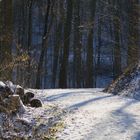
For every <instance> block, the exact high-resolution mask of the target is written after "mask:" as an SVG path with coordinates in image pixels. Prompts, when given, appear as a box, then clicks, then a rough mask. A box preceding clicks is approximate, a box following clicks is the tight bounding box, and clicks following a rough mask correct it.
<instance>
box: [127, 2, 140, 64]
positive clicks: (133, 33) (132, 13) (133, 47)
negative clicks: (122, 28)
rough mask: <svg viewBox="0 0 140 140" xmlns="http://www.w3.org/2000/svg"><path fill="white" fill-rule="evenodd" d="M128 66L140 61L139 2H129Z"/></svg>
mask: <svg viewBox="0 0 140 140" xmlns="http://www.w3.org/2000/svg"><path fill="white" fill-rule="evenodd" d="M127 6H128V7H127V9H128V26H129V27H128V33H129V35H128V65H131V64H133V63H135V62H137V61H138V60H139V51H140V48H139V45H140V44H139V39H140V35H139V33H140V32H139V25H140V20H139V16H140V13H139V11H140V4H139V0H128V1H127Z"/></svg>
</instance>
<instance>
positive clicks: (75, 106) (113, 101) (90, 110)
mask: <svg viewBox="0 0 140 140" xmlns="http://www.w3.org/2000/svg"><path fill="white" fill-rule="evenodd" d="M101 90H102V89H66V90H62V89H59V90H42V91H39V92H38V96H39V97H40V98H41V99H42V101H43V102H44V103H45V104H46V103H47V102H50V103H53V104H56V105H57V106H59V107H60V108H63V109H66V110H67V112H68V113H66V115H65V116H64V122H65V128H64V130H63V131H62V132H60V133H58V134H57V138H58V140H140V101H137V100H134V99H129V98H124V97H119V96H113V95H111V94H106V93H103V92H101ZM46 94H47V97H46Z"/></svg>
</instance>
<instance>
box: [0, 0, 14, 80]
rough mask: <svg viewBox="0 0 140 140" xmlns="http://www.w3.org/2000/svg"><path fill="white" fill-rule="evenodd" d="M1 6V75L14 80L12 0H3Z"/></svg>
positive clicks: (3, 77)
mask: <svg viewBox="0 0 140 140" xmlns="http://www.w3.org/2000/svg"><path fill="white" fill-rule="evenodd" d="M0 6H1V13H0V25H1V28H0V47H1V48H0V49H1V52H0V54H1V59H0V65H1V67H0V71H1V73H0V74H1V76H0V77H1V78H2V79H5V80H12V68H13V65H12V63H11V62H12V52H11V50H12V27H13V20H12V16H13V14H12V13H13V9H12V0H2V1H1V2H0Z"/></svg>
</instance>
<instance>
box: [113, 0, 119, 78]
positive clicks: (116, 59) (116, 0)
mask: <svg viewBox="0 0 140 140" xmlns="http://www.w3.org/2000/svg"><path fill="white" fill-rule="evenodd" d="M113 6H114V14H113V25H114V42H115V46H114V79H116V78H117V77H118V76H119V75H120V74H121V46H120V31H121V23H120V20H121V19H120V11H121V1H120V0H114V3H113Z"/></svg>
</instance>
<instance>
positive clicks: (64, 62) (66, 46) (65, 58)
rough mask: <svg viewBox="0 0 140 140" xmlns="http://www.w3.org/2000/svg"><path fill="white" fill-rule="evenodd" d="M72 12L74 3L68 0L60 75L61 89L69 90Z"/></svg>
mask: <svg viewBox="0 0 140 140" xmlns="http://www.w3.org/2000/svg"><path fill="white" fill-rule="evenodd" d="M72 11H73V1H72V0H67V14H66V19H65V25H64V47H63V57H62V62H61V66H60V74H59V87H60V88H67V70H68V69H67V67H68V58H69V47H70V33H71V25H72Z"/></svg>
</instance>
